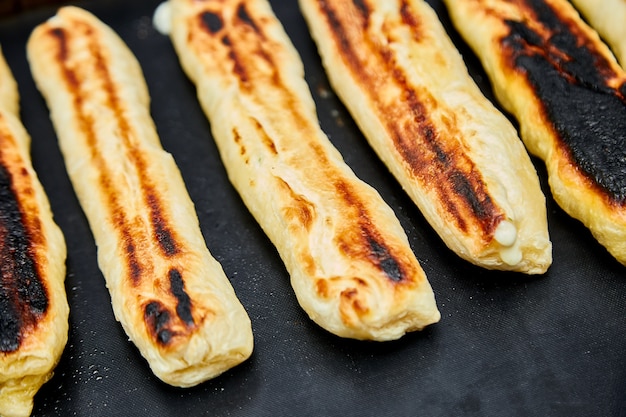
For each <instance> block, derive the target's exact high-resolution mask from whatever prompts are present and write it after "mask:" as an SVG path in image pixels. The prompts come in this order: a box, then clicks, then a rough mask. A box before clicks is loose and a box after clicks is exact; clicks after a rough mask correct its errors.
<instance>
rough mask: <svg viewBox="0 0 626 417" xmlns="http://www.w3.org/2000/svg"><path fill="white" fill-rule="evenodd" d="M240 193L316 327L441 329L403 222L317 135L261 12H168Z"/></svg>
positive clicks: (227, 6) (308, 102)
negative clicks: (286, 271) (427, 327)
mask: <svg viewBox="0 0 626 417" xmlns="http://www.w3.org/2000/svg"><path fill="white" fill-rule="evenodd" d="M170 6H171V13H172V33H171V36H172V39H173V43H174V46H175V48H176V51H177V52H178V56H179V58H180V61H181V63H182V66H183V68H184V69H185V71H186V72H187V74H188V75H189V77H190V78H191V79H192V80H193V81H194V82H195V83H196V84H197V90H198V97H199V100H200V102H201V104H202V106H203V108H204V111H205V112H206V114H207V115H208V117H209V119H210V121H211V127H212V131H213V136H214V138H215V140H216V142H217V145H218V148H219V151H220V154H221V157H222V160H223V162H224V165H225V167H226V170H227V171H228V175H229V178H230V180H231V181H232V183H233V185H234V186H235V188H236V189H237V191H238V192H239V194H240V195H241V197H242V199H243V201H244V202H245V204H246V205H247V207H248V209H249V210H250V212H251V213H252V214H253V215H254V217H255V218H256V219H257V221H258V222H259V224H260V225H261V227H262V228H263V230H264V231H265V232H266V234H267V235H268V236H269V238H270V239H271V241H272V242H273V243H274V245H275V246H276V248H277V249H278V252H279V253H280V256H281V257H282V259H283V261H284V263H285V265H286V267H287V270H288V271H289V273H290V275H291V284H292V286H293V288H294V291H295V294H296V297H297V299H298V301H299V303H300V305H301V306H302V308H303V309H304V310H305V311H306V312H307V314H308V315H309V316H310V317H311V319H312V320H313V321H315V322H316V323H318V324H319V325H320V326H321V327H323V328H325V329H326V330H328V331H330V332H332V333H334V334H336V335H339V336H342V337H349V338H355V339H373V340H391V339H396V338H399V337H401V336H402V335H403V334H404V333H405V332H407V331H412V330H419V329H422V328H423V327H424V326H426V325H429V324H431V323H434V322H437V321H438V320H439V318H440V315H439V312H438V310H437V308H436V304H435V299H434V296H433V292H432V289H431V287H430V284H429V283H428V281H427V279H426V277H425V275H424V272H423V270H422V268H421V266H420V264H419V263H418V261H417V259H416V258H415V255H414V254H413V252H412V251H411V248H410V246H409V243H408V239H407V237H406V234H405V232H404V230H403V229H402V227H401V225H400V223H399V221H398V219H397V218H396V216H395V214H394V213H393V211H392V210H391V208H390V207H389V206H387V205H386V204H385V203H384V202H383V200H382V199H381V197H380V195H379V194H378V193H377V192H376V191H375V190H374V189H373V188H372V187H370V186H368V185H367V184H365V183H364V182H362V181H360V180H359V179H358V178H357V177H356V176H355V174H354V173H353V172H352V171H351V170H350V168H349V167H348V166H347V165H346V164H345V163H344V162H343V159H342V157H341V155H340V154H339V152H338V151H337V150H336V149H335V148H334V147H333V146H332V144H331V143H330V141H329V140H328V138H327V137H326V135H325V134H324V133H323V132H322V130H321V129H320V126H319V123H318V121H317V117H316V114H315V104H314V102H313V99H312V96H311V94H310V92H309V90H308V86H307V84H306V82H305V80H304V77H303V73H304V71H303V67H302V62H301V60H300V57H299V56H298V54H297V52H296V50H295V49H294V47H293V46H292V44H291V42H290V40H289V38H288V37H287V34H286V33H285V32H284V30H283V27H282V26H281V24H280V22H279V21H278V20H277V18H276V17H275V15H274V14H273V11H272V10H271V8H270V6H269V4H268V2H267V1H265V0H253V1H241V0H208V1H203V2H198V1H194V0H174V1H171V4H170Z"/></svg>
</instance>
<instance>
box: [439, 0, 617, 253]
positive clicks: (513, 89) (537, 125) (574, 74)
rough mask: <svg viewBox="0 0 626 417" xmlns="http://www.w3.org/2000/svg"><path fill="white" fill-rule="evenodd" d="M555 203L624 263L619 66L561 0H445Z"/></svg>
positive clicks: (592, 31) (603, 45) (575, 13)
mask: <svg viewBox="0 0 626 417" xmlns="http://www.w3.org/2000/svg"><path fill="white" fill-rule="evenodd" d="M446 5H447V7H448V11H449V13H450V16H451V18H452V21H453V23H454V25H455V26H456V28H457V29H458V30H459V32H460V33H461V34H462V36H463V37H464V38H465V40H466V41H467V42H468V44H469V45H470V46H471V47H472V49H473V50H474V52H475V53H476V54H477V55H478V56H479V58H480V59H481V61H482V63H483V66H484V68H485V70H486V72H487V74H488V75H489V77H490V78H491V81H492V83H493V87H494V90H495V93H496V96H497V98H498V99H499V101H500V102H501V103H502V105H503V106H504V107H505V108H506V109H507V110H508V111H510V112H511V113H512V114H513V115H514V116H515V117H516V118H517V120H518V121H519V125H520V129H521V137H522V139H523V140H524V142H525V144H526V146H527V148H528V150H529V151H530V152H531V153H533V154H535V155H537V156H539V157H540V158H541V159H543V160H544V161H545V163H546V167H547V171H548V180H549V183H550V187H551V189H552V194H553V196H554V199H555V200H556V201H557V203H558V204H559V205H560V206H561V207H562V208H563V209H564V210H565V211H566V212H567V213H569V214H570V215H571V216H572V217H574V218H576V219H579V220H580V221H581V222H582V223H584V224H585V225H586V226H587V227H588V228H589V229H590V230H591V233H592V234H593V235H594V236H595V238H596V239H597V240H598V241H599V242H600V243H601V244H602V245H604V246H605V247H606V248H607V249H608V251H609V252H610V253H611V254H612V255H613V256H614V257H615V258H616V259H617V260H618V261H620V262H621V263H623V264H626V73H624V70H623V69H622V68H621V67H620V66H619V65H618V64H617V62H616V61H615V59H614V57H613V55H612V54H611V52H610V51H609V49H608V47H607V46H606V45H605V44H604V43H603V42H601V40H600V38H599V36H598V34H597V33H596V32H595V31H594V30H592V29H591V28H590V27H589V26H587V25H586V24H585V23H584V22H583V21H582V20H581V19H580V16H579V15H578V13H577V12H576V10H575V9H574V8H573V7H572V6H571V4H569V3H568V2H567V1H565V0H518V1H513V2H511V1H505V0H446Z"/></svg>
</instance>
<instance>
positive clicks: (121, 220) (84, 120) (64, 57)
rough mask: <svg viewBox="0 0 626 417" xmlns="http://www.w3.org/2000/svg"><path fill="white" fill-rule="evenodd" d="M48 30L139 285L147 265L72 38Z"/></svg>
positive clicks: (59, 30) (131, 273) (132, 276)
mask: <svg viewBox="0 0 626 417" xmlns="http://www.w3.org/2000/svg"><path fill="white" fill-rule="evenodd" d="M84 30H85V31H86V33H85V35H86V36H93V33H92V30H91V28H89V27H88V26H87V27H85V28H84ZM48 33H49V34H50V35H51V38H53V39H54V40H56V45H57V46H58V53H57V61H58V62H59V65H60V66H61V70H62V73H63V78H64V79H65V81H66V83H67V85H68V88H69V89H70V91H71V93H72V97H73V100H74V103H73V105H74V109H75V111H76V114H77V118H78V122H79V124H80V130H81V131H82V132H83V135H84V136H85V137H86V141H87V146H88V147H89V150H90V158H91V162H90V163H92V164H93V165H94V166H95V167H97V170H98V172H99V173H100V174H99V177H98V180H99V182H100V186H101V187H102V189H104V190H107V191H109V192H106V198H107V200H108V201H107V204H108V206H109V210H110V212H111V213H112V221H113V223H114V224H115V225H116V227H117V230H118V231H119V233H120V236H121V238H122V240H123V241H124V242H125V244H126V246H125V249H126V253H125V255H126V263H127V268H128V272H129V278H130V281H131V282H132V283H133V284H139V282H140V279H141V275H142V273H143V267H142V266H141V263H140V262H139V256H138V254H137V247H136V245H135V243H134V239H133V236H132V233H131V227H130V224H129V221H128V219H127V218H126V216H125V215H124V208H123V207H122V205H121V204H120V203H119V201H118V199H117V197H116V195H115V194H114V193H113V192H111V190H112V189H113V184H111V176H110V173H109V169H108V168H107V166H106V163H105V161H104V158H102V157H101V156H100V154H99V152H98V150H97V143H96V142H97V141H96V133H95V132H94V130H93V120H92V119H91V117H90V116H89V115H87V114H86V113H85V112H84V111H83V96H82V95H81V91H80V85H81V80H80V79H79V77H78V75H77V74H76V72H75V71H74V70H72V68H71V67H70V64H69V62H68V58H69V56H68V55H69V51H68V49H69V45H68V42H69V39H68V38H67V35H66V32H65V30H64V29H62V28H52V29H50V31H49V32H48Z"/></svg>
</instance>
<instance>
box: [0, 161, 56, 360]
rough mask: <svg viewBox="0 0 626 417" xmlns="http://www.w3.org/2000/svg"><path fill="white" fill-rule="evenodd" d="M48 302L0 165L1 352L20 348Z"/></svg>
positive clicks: (13, 196) (28, 241)
mask: <svg viewBox="0 0 626 417" xmlns="http://www.w3.org/2000/svg"><path fill="white" fill-rule="evenodd" d="M48 304H49V300H48V294H47V291H46V288H45V285H44V283H43V282H42V280H41V276H40V275H39V272H38V271H37V267H36V264H35V261H34V259H33V257H32V248H31V239H30V238H29V232H28V231H27V230H26V229H25V226H24V221H23V215H22V213H21V211H20V206H19V203H18V201H17V199H16V198H15V195H14V192H13V190H12V187H11V175H10V173H9V172H8V171H7V169H6V168H5V167H4V166H3V165H2V164H0V352H13V351H16V350H17V349H19V346H20V343H21V341H22V338H23V337H24V333H25V332H26V331H28V329H29V328H32V327H33V326H34V325H36V323H37V321H38V320H39V319H40V318H41V317H42V315H43V314H45V312H46V311H47V309H48Z"/></svg>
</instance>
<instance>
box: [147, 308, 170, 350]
mask: <svg viewBox="0 0 626 417" xmlns="http://www.w3.org/2000/svg"><path fill="white" fill-rule="evenodd" d="M144 321H145V322H146V324H147V326H148V329H149V331H150V333H151V334H152V339H154V340H156V341H157V342H158V343H159V344H160V345H167V344H169V343H170V341H171V340H172V338H173V337H174V336H175V335H176V334H175V332H174V331H173V330H172V329H171V327H170V324H171V323H170V322H171V315H170V312H169V310H168V309H167V308H166V307H165V306H164V305H163V304H162V303H160V302H159V301H151V302H150V303H148V304H147V305H146V307H145V308H144Z"/></svg>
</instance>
